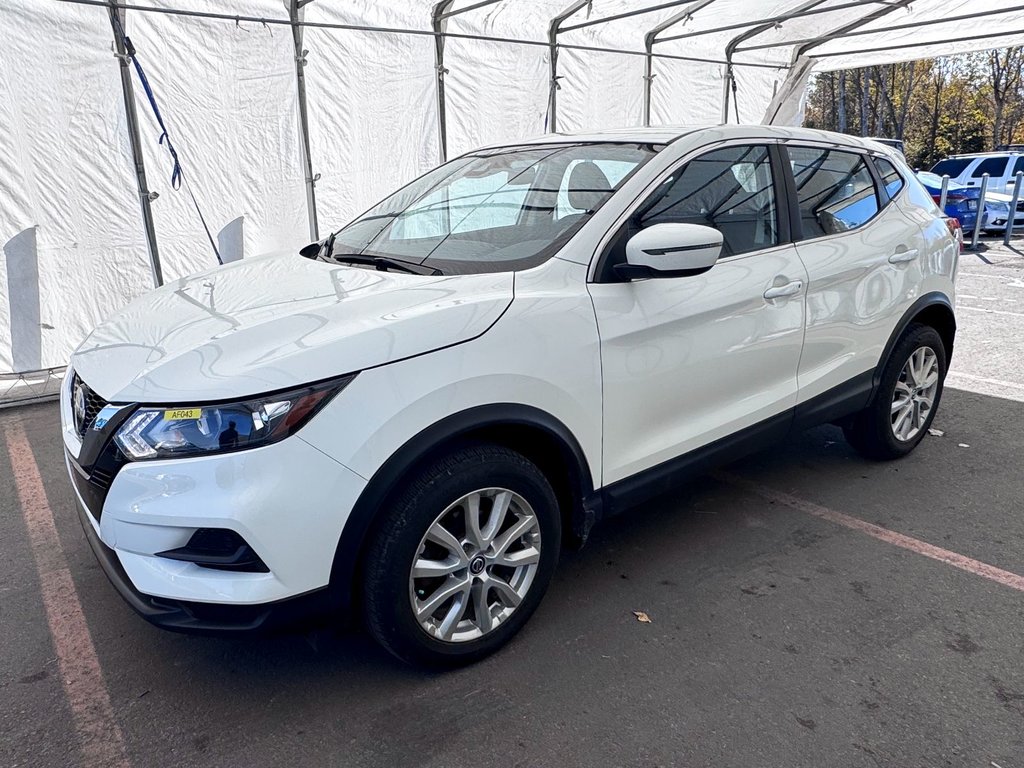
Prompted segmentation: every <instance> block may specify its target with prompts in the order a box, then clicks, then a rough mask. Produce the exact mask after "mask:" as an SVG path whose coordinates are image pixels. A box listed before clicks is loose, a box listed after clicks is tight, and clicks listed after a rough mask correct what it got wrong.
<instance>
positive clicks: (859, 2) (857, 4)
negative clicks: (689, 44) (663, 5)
mask: <svg viewBox="0 0 1024 768" xmlns="http://www.w3.org/2000/svg"><path fill="white" fill-rule="evenodd" d="M866 3H873V4H876V5H888V4H889V0H851V2H847V3H840V4H839V5H830V6H828V7H827V8H812V9H810V10H807V11H804V12H802V13H798V12H796V11H790V12H789V13H780V14H777V15H775V16H766V17H765V18H763V19H747V20H746V21H740V22H736V23H733V24H726V25H724V26H721V27H709V28H708V29H699V30H696V31H695V32H687V33H685V34H682V35H673V36H672V37H664V38H662V39H661V40H660V41H659V42H663V43H667V42H670V41H672V40H685V39H687V38H690V37H700V36H701V35H713V34H716V33H718V32H728V31H730V30H733V29H746V28H748V27H750V26H751V25H753V24H771V25H772V26H774V25H775V24H778V23H781V22H783V21H789V20H792V19H802V18H804V17H806V16H816V15H818V14H822V13H832V12H833V11H842V10H846V9H848V8H863V7H864V5H865V4H866Z"/></svg>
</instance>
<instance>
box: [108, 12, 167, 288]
mask: <svg viewBox="0 0 1024 768" xmlns="http://www.w3.org/2000/svg"><path fill="white" fill-rule="evenodd" d="M109 13H110V26H111V29H112V30H113V33H114V45H115V46H116V48H115V50H116V51H117V53H116V54H115V55H116V56H117V61H118V64H120V65H121V93H122V95H123V96H124V115H125V121H126V122H127V123H128V143H129V145H130V146H131V151H132V164H133V165H134V167H135V182H136V184H137V186H138V190H139V204H140V205H141V206H142V226H143V229H144V230H145V232H146V250H147V251H148V252H149V267H150V271H151V272H152V275H153V286H154V287H156V288H159V287H160V286H161V285H163V283H164V275H163V270H162V269H161V267H160V250H159V248H158V247H157V244H156V225H155V224H154V222H153V207H152V201H153V198H155V197H156V194H155V193H152V192H150V191H149V185H148V184H147V183H146V163H145V161H144V160H143V159H142V137H141V135H140V133H139V115H138V112H136V111H135V91H134V89H133V87H132V73H131V72H130V71H129V69H128V60H129V59H128V52H127V50H125V47H124V41H123V40H121V36H120V35H119V34H118V32H117V29H118V22H120V26H121V28H122V29H124V28H125V26H126V25H125V13H124V11H122V10H118V9H117V8H116V7H115V6H114V3H113V2H111V4H110V8H109Z"/></svg>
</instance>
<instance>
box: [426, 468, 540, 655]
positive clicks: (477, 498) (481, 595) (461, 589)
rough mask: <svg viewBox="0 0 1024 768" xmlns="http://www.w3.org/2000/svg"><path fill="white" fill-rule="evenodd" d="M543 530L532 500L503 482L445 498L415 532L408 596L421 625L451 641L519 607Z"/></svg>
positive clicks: (488, 628)
mask: <svg viewBox="0 0 1024 768" xmlns="http://www.w3.org/2000/svg"><path fill="white" fill-rule="evenodd" d="M540 548H541V536H540V525H539V524H538V520H537V516H536V514H535V513H534V511H533V509H532V507H531V506H530V504H529V503H528V502H527V501H526V499H524V498H523V497H522V496H520V495H519V494H517V493H514V492H513V491H510V490H508V489H505V488H484V489H481V490H478V491H473V492H472V493H468V494H466V495H465V496H463V497H462V498H460V499H459V500H458V501H456V502H454V503H453V504H451V505H449V506H448V507H447V508H446V509H445V510H444V511H443V512H442V513H441V514H440V515H438V516H437V518H436V519H435V520H434V522H433V523H432V524H431V525H430V527H429V528H427V532H426V533H425V534H424V535H423V538H422V539H421V540H420V544H419V547H418V548H417V550H416V555H415V556H414V558H413V562H412V566H411V568H410V571H409V600H410V603H411V605H412V610H413V614H414V615H415V617H416V621H417V622H418V623H419V625H420V627H422V628H423V630H424V631H425V632H427V634H429V635H430V636H431V637H434V638H436V639H438V640H442V641H445V642H452V643H461V642H467V641H470V640H475V639H477V638H480V637H482V636H484V635H486V634H488V633H490V632H492V631H494V629H496V628H497V627H498V626H499V625H500V624H502V622H504V621H505V620H507V619H508V617H509V616H511V615H512V614H513V613H514V612H515V610H516V608H518V607H519V605H520V603H522V601H523V599H524V598H525V597H526V593H527V592H528V591H529V590H530V585H531V584H532V583H533V579H534V576H535V575H536V573H537V568H538V564H539V563H540Z"/></svg>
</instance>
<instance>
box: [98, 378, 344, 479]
mask: <svg viewBox="0 0 1024 768" xmlns="http://www.w3.org/2000/svg"><path fill="white" fill-rule="evenodd" d="M354 378H355V374H353V375H351V376H346V377H344V378H342V379H334V380H333V381H328V382H322V383H320V384H311V385H309V386H306V387H301V388H299V389H293V390H291V391H288V392H276V393H273V394H270V395H265V396H263V397H255V398H251V399H248V400H241V401H239V402H236V403H217V404H215V405H185V406H180V407H174V408H169V407H166V406H165V407H161V408H155V407H143V408H139V409H138V410H137V411H135V413H133V414H132V415H131V416H129V417H128V420H127V421H125V423H124V424H123V425H122V426H121V428H120V429H119V430H118V431H117V435H116V436H115V437H114V439H115V440H116V441H117V445H118V446H119V447H120V448H121V450H122V451H124V453H125V455H126V456H127V457H128V458H129V459H131V460H132V461H141V460H144V459H167V458H172V457H176V456H196V455H201V454H208V453H218V452H223V451H237V450H241V449H243V448H256V447H257V446H261V445H268V444H270V443H276V442H277V441H278V440H283V439H284V438H286V437H288V435H290V434H292V433H293V432H295V431H296V430H297V429H299V427H301V426H302V425H303V424H305V423H306V422H307V421H308V420H309V419H310V418H311V417H312V416H313V414H315V413H316V412H317V411H318V410H320V408H321V407H323V406H324V405H325V404H326V403H327V401H328V400H330V399H331V397H333V396H334V395H336V394H337V393H338V392H340V391H341V390H343V389H344V388H345V387H346V386H348V384H349V382H351V381H352V379H354Z"/></svg>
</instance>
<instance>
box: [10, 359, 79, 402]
mask: <svg viewBox="0 0 1024 768" xmlns="http://www.w3.org/2000/svg"><path fill="white" fill-rule="evenodd" d="M64 368H65V367H64V366H63V365H61V366H59V367H56V368H44V369H42V370H40V371H25V372H23V373H3V374H0V408H8V407H10V406H13V405H29V404H30V403H41V402H45V401H47V400H53V399H55V398H57V397H58V396H59V395H60V383H61V380H62V379H63V378H64Z"/></svg>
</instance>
